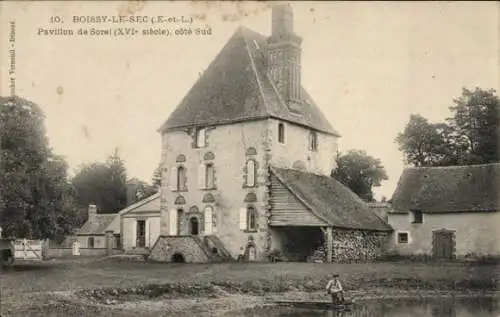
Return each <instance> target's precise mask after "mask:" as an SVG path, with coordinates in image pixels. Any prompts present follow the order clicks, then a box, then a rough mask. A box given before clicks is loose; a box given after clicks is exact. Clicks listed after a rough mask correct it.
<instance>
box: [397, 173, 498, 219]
mask: <svg viewBox="0 0 500 317" xmlns="http://www.w3.org/2000/svg"><path fill="white" fill-rule="evenodd" d="M499 193H500V163H494V164H482V165H468V166H447V167H412V168H407V169H406V170H405V171H404V172H403V174H402V175H401V177H400V179H399V182H398V186H397V188H396V190H395V192H394V195H393V197H392V199H391V201H392V208H393V210H394V212H397V213H400V212H408V211H410V210H419V211H422V212H425V213H441V212H478V211H498V210H500V195H499Z"/></svg>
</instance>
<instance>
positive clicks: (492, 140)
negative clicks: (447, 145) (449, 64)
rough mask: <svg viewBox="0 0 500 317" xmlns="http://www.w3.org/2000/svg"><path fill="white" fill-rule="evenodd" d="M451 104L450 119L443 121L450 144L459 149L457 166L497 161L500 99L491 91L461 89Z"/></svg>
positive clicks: (499, 159)
mask: <svg viewBox="0 0 500 317" xmlns="http://www.w3.org/2000/svg"><path fill="white" fill-rule="evenodd" d="M453 103H454V105H453V106H452V107H450V110H451V111H452V113H453V116H452V117H451V118H448V119H447V122H448V125H449V126H450V128H451V130H452V131H453V135H452V140H451V141H452V142H453V144H455V145H456V146H457V147H458V148H459V149H460V153H459V154H461V156H460V157H459V158H458V159H459V160H460V161H461V162H460V163H462V164H466V165H470V164H484V163H493V162H499V161H500V153H499V144H498V142H499V136H500V124H499V123H500V120H499V119H500V117H499V115H500V99H499V98H498V96H496V92H495V90H493V89H490V90H482V89H480V88H476V89H475V90H474V91H471V90H468V89H465V88H464V89H463V90H462V95H461V96H460V97H459V98H457V99H455V100H454V101H453Z"/></svg>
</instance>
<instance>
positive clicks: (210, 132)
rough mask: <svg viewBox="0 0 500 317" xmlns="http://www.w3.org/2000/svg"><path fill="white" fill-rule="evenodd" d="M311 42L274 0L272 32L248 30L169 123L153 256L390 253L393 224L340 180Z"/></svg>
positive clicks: (352, 255) (218, 59)
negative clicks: (306, 80)
mask: <svg viewBox="0 0 500 317" xmlns="http://www.w3.org/2000/svg"><path fill="white" fill-rule="evenodd" d="M301 42H302V39H301V38H300V37H299V36H297V35H296V34H295V33H294V30H293V13H292V8H291V6H290V5H276V6H274V7H273V9H272V32H271V35H270V36H268V37H267V36H264V35H261V34H258V33H256V32H254V31H251V30H249V29H246V28H244V27H240V28H239V29H238V30H237V31H236V32H235V33H234V34H233V36H232V37H231V38H230V39H229V40H228V42H227V43H226V45H225V46H224V47H223V48H222V50H221V51H220V53H219V54H218V55H217V56H216V58H215V59H214V60H213V61H212V63H211V64H210V65H209V66H208V68H207V70H206V71H205V72H204V74H203V75H202V76H201V77H200V78H199V79H198V81H197V82H196V83H195V84H194V86H193V87H192V88H191V89H190V90H189V92H188V93H187V95H186V96H185V97H184V98H183V99H182V101H181V102H180V104H179V105H178V106H177V108H176V109H175V110H174V111H173V112H172V114H171V115H170V117H169V118H168V119H167V120H166V121H165V123H164V124H163V125H162V127H161V128H160V133H161V135H162V166H163V176H162V188H161V237H160V238H159V239H158V240H157V242H156V244H155V246H154V247H153V249H152V251H151V253H150V257H151V258H152V259H156V260H163V261H172V260H174V261H177V260H179V261H180V260H184V261H189V262H203V261H210V260H220V259H226V258H233V259H235V258H237V257H238V256H243V257H244V258H246V259H247V260H250V261H251V260H263V259H265V258H266V256H267V254H269V253H270V252H272V251H273V250H279V251H281V252H283V253H284V254H285V255H286V256H287V257H289V258H292V259H296V260H301V259H302V260H304V259H305V258H307V256H308V255H310V254H311V253H312V252H313V250H314V249H315V248H321V247H325V249H326V250H327V255H326V260H330V261H340V260H341V259H342V260H345V258H346V256H347V257H348V258H350V259H365V258H373V257H375V256H376V255H377V254H379V253H380V252H381V250H382V246H383V243H384V239H385V237H386V236H387V234H388V232H389V231H390V230H391V228H390V227H389V226H388V225H387V224H386V223H385V222H384V221H382V220H381V219H380V218H379V217H378V216H377V215H376V214H375V213H374V212H373V211H372V210H371V209H370V208H369V207H368V206H367V205H366V204H365V203H364V202H362V201H361V200H360V199H359V198H358V197H357V196H356V195H355V194H353V193H352V192H351V191H350V190H349V189H347V188H346V187H344V186H343V185H341V184H340V183H338V182H337V181H335V180H334V179H333V178H331V177H330V173H331V171H332V169H333V168H335V153H336V151H337V141H338V138H339V137H340V135H339V133H338V132H337V131H336V130H335V129H333V128H332V126H331V125H330V123H329V122H328V120H327V119H326V118H325V116H324V115H323V113H322V112H321V110H320V108H319V107H318V106H317V105H316V103H315V102H314V100H313V99H312V97H311V96H310V95H309V94H308V93H307V92H306V91H305V89H304V88H303V87H302V83H301V68H302V65H301Z"/></svg>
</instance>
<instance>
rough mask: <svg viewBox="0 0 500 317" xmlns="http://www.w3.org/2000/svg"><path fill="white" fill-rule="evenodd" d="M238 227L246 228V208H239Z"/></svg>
mask: <svg viewBox="0 0 500 317" xmlns="http://www.w3.org/2000/svg"><path fill="white" fill-rule="evenodd" d="M240 229H241V230H246V229H247V209H246V208H240Z"/></svg>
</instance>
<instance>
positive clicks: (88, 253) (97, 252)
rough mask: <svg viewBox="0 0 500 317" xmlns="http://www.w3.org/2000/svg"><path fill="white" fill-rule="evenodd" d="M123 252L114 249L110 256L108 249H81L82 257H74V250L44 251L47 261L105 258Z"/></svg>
mask: <svg viewBox="0 0 500 317" xmlns="http://www.w3.org/2000/svg"><path fill="white" fill-rule="evenodd" d="M122 253H123V252H122V251H121V250H117V249H114V250H112V251H111V254H109V252H108V249H106V248H93V249H89V248H80V255H73V248H46V249H45V250H44V255H43V256H44V258H45V259H54V258H67V257H75V258H78V257H103V256H108V255H114V254H122Z"/></svg>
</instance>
